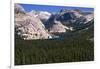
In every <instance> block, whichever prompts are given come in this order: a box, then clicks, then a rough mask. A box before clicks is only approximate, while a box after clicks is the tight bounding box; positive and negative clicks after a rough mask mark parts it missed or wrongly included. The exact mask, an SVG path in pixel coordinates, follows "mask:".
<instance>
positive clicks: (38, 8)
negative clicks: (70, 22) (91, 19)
mask: <svg viewBox="0 0 100 69" xmlns="http://www.w3.org/2000/svg"><path fill="white" fill-rule="evenodd" d="M20 5H21V6H22V7H23V8H24V9H25V10H26V11H27V12H29V11H32V10H36V11H48V12H59V11H60V10H61V9H68V10H74V9H79V10H81V11H89V12H93V11H94V8H86V7H71V6H53V5H35V4H20Z"/></svg>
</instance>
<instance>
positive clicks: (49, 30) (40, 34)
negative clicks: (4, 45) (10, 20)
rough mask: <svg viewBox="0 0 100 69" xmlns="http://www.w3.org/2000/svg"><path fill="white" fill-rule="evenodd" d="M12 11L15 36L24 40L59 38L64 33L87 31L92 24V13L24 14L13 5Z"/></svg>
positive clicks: (67, 11) (20, 7)
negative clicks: (13, 13) (13, 12)
mask: <svg viewBox="0 0 100 69" xmlns="http://www.w3.org/2000/svg"><path fill="white" fill-rule="evenodd" d="M14 10H15V35H16V37H17V38H21V39H25V40H31V39H52V38H60V37H59V36H60V35H61V36H62V35H63V34H64V33H65V34H69V33H70V32H74V31H75V32H76V31H80V30H84V29H88V28H89V26H91V25H93V24H94V13H93V12H86V11H80V10H78V9H76V10H67V9H61V10H60V11H59V12H57V13H50V12H47V11H36V10H32V11H30V12H26V11H25V10H24V8H23V7H22V6H21V5H19V4H15V9H14ZM62 33H63V34H62ZM57 34H58V35H59V34H60V35H59V36H58V35H57ZM62 37H63V36H62Z"/></svg>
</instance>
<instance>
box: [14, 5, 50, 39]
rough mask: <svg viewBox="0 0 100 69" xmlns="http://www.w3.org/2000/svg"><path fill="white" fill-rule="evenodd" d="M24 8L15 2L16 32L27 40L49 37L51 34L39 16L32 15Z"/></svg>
mask: <svg viewBox="0 0 100 69" xmlns="http://www.w3.org/2000/svg"><path fill="white" fill-rule="evenodd" d="M16 10H18V12H16ZM22 10H23V8H22V7H21V6H20V5H18V4H15V32H16V33H15V34H16V35H17V36H19V37H21V38H22V39H26V40H28V39H47V38H48V37H50V36H51V35H50V34H48V32H47V31H46V29H45V26H44V24H43V23H42V21H41V20H40V19H39V18H37V17H34V16H31V15H29V14H27V13H25V12H24V11H22ZM20 11H21V12H20Z"/></svg>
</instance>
